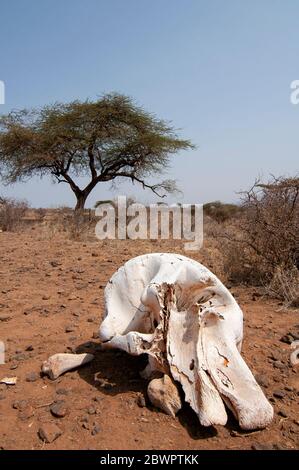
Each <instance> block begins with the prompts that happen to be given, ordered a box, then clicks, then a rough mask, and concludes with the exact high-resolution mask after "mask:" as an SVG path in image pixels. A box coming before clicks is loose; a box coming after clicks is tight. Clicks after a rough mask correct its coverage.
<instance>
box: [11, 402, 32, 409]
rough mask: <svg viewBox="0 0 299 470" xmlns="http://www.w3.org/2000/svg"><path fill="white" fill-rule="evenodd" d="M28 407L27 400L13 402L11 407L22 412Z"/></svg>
mask: <svg viewBox="0 0 299 470" xmlns="http://www.w3.org/2000/svg"><path fill="white" fill-rule="evenodd" d="M28 405H29V402H28V400H17V401H14V402H13V404H12V407H13V408H14V409H15V410H19V411H24V410H25V409H26V408H27V406H28Z"/></svg>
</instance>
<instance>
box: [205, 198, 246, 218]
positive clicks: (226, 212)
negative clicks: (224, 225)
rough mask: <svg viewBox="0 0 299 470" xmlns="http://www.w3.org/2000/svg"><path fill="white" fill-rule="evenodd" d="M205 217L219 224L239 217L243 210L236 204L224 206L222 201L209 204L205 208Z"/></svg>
mask: <svg viewBox="0 0 299 470" xmlns="http://www.w3.org/2000/svg"><path fill="white" fill-rule="evenodd" d="M203 211H204V215H205V216H208V217H210V218H211V219H213V220H215V221H216V222H218V223H221V222H225V221H226V220H229V219H231V218H233V217H236V216H238V215H239V214H240V213H241V211H242V208H241V207H240V206H238V205H236V204H224V203H222V202H220V201H214V202H208V203H207V204H204V206H203Z"/></svg>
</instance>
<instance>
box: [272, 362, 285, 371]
mask: <svg viewBox="0 0 299 470" xmlns="http://www.w3.org/2000/svg"><path fill="white" fill-rule="evenodd" d="M273 367H275V369H281V370H286V369H287V366H286V365H285V364H283V363H282V362H281V361H275V362H274V363H273Z"/></svg>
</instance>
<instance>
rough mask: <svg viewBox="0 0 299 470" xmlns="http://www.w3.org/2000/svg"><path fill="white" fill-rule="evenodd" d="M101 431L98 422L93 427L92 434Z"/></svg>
mask: <svg viewBox="0 0 299 470" xmlns="http://www.w3.org/2000/svg"><path fill="white" fill-rule="evenodd" d="M99 432H101V427H100V426H99V425H98V424H95V425H94V427H93V428H92V431H91V435H92V436H95V435H96V434H98V433H99Z"/></svg>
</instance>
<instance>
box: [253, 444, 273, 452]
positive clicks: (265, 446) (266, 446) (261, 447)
mask: <svg viewBox="0 0 299 470" xmlns="http://www.w3.org/2000/svg"><path fill="white" fill-rule="evenodd" d="M251 449H252V450H273V445H272V444H262V443H261V442H257V443H255V444H252V446H251Z"/></svg>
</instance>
